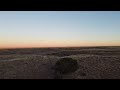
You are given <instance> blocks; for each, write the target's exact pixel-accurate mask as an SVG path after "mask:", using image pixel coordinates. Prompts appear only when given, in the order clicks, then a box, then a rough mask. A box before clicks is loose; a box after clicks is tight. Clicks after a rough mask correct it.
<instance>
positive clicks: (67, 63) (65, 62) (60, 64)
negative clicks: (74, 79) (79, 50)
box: [55, 58, 78, 74]
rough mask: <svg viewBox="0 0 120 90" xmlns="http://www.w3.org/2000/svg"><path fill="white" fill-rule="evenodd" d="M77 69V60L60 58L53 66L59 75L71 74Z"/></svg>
mask: <svg viewBox="0 0 120 90" xmlns="http://www.w3.org/2000/svg"><path fill="white" fill-rule="evenodd" d="M77 69H78V63H77V60H74V59H72V58H62V59H60V60H58V61H57V62H56V64H55V70H56V72H59V73H61V74H67V73H72V72H74V71H76V70H77Z"/></svg>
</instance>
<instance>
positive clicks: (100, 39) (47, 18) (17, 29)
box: [0, 11, 120, 48]
mask: <svg viewBox="0 0 120 90" xmlns="http://www.w3.org/2000/svg"><path fill="white" fill-rule="evenodd" d="M71 46H120V11H0V48H22V47H71Z"/></svg>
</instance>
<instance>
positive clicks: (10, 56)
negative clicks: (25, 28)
mask: <svg viewBox="0 0 120 90" xmlns="http://www.w3.org/2000/svg"><path fill="white" fill-rule="evenodd" d="M63 57H70V58H73V59H76V60H77V62H78V64H79V69H78V70H77V71H75V72H73V73H70V74H63V75H61V76H62V78H61V79H120V47H117V46H116V47H115V46H114V47H108V46H106V47H70V48H24V49H0V79H55V76H56V73H55V71H54V69H53V66H54V65H55V63H56V61H58V60H59V59H60V58H63Z"/></svg>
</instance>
